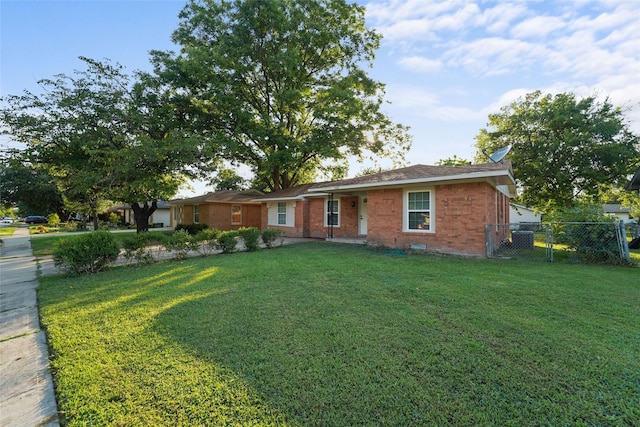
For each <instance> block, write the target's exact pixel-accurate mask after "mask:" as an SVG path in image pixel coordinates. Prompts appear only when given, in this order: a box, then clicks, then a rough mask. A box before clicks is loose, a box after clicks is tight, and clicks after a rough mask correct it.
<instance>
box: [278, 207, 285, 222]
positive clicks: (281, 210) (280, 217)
mask: <svg viewBox="0 0 640 427" xmlns="http://www.w3.org/2000/svg"><path fill="white" fill-rule="evenodd" d="M278 225H287V203H286V202H278Z"/></svg>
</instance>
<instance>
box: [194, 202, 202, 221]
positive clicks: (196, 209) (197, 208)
mask: <svg viewBox="0 0 640 427" xmlns="http://www.w3.org/2000/svg"><path fill="white" fill-rule="evenodd" d="M199 222H200V206H199V205H194V206H193V223H194V224H198V223H199Z"/></svg>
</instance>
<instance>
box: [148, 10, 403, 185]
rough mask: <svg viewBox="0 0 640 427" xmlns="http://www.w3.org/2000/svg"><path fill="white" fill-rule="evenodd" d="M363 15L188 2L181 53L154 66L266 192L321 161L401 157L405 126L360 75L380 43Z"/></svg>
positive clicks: (179, 37) (199, 126)
mask: <svg viewBox="0 0 640 427" xmlns="http://www.w3.org/2000/svg"><path fill="white" fill-rule="evenodd" d="M364 12H365V9H364V7H363V6H359V5H356V4H349V3H347V2H346V1H345V0H272V1H262V0H243V1H240V0H235V1H224V0H219V1H215V0H202V1H197V0H192V1H190V2H189V3H188V4H187V6H186V7H185V8H184V9H183V10H182V12H181V13H180V24H179V27H178V29H177V30H176V31H175V32H174V34H173V41H174V42H175V43H176V44H178V45H180V46H181V50H180V52H179V53H178V54H174V53H173V52H158V51H155V52H152V62H153V63H154V64H155V67H156V73H157V74H158V75H160V76H161V77H162V78H164V79H165V81H166V82H167V83H168V84H169V85H171V86H173V87H174V88H175V90H176V91H177V92H178V93H181V94H183V95H184V97H185V98H184V99H188V100H189V101H188V108H189V111H190V112H191V113H192V114H193V115H194V117H193V119H192V124H193V126H194V130H195V132H197V133H198V134H199V135H200V136H202V137H206V139H207V141H208V144H209V145H210V147H212V148H211V149H212V151H214V152H216V153H218V154H219V155H220V156H221V157H222V158H224V159H226V160H229V161H231V162H235V163H242V164H246V165H248V166H250V167H251V169H252V171H253V173H254V174H255V175H256V177H257V178H258V179H259V180H261V181H262V182H263V183H264V184H265V185H266V186H267V187H268V188H269V189H271V190H278V189H280V188H286V187H290V186H294V185H296V184H298V183H301V182H302V181H303V180H305V179H308V178H309V177H310V176H313V173H314V172H315V171H316V170H318V169H319V168H321V166H322V163H323V161H326V160H330V161H335V162H337V163H340V162H344V160H345V159H346V158H348V157H350V156H356V157H358V158H364V157H365V156H373V157H391V158H393V159H395V160H397V161H402V159H403V154H404V153H405V152H406V151H407V150H408V149H409V147H410V144H411V141H410V137H409V135H408V134H407V128H405V127H404V126H401V125H398V124H394V123H392V122H391V120H390V119H389V118H388V117H387V116H386V115H385V114H384V113H383V112H382V109H381V107H382V105H383V103H384V99H383V98H384V86H383V84H381V83H380V82H377V81H375V80H373V79H371V78H370V77H369V76H368V75H367V73H366V71H365V70H364V69H363V66H366V65H369V66H370V65H371V63H372V61H373V59H374V52H375V50H376V49H377V48H378V46H379V41H380V36H379V35H378V34H377V33H376V32H375V31H373V30H371V29H367V28H366V27H365V22H364ZM305 177H306V178H305Z"/></svg>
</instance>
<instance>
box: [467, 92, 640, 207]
mask: <svg viewBox="0 0 640 427" xmlns="http://www.w3.org/2000/svg"><path fill="white" fill-rule="evenodd" d="M476 141H477V143H476V147H477V149H478V151H477V153H476V161H484V162H486V161H487V159H486V156H485V155H484V154H483V152H482V151H483V150H486V151H487V152H489V153H490V152H492V151H494V150H497V149H498V148H500V147H504V146H506V145H509V144H511V145H512V146H513V149H512V150H511V152H510V153H509V159H511V161H512V162H513V171H514V175H515V178H516V180H517V182H518V184H519V187H520V192H521V194H520V195H519V200H520V201H521V202H522V203H523V204H526V205H529V206H533V207H537V208H540V209H554V208H562V207H570V206H571V205H572V204H573V203H574V202H575V201H577V200H579V199H585V198H586V199H590V198H597V196H598V193H599V191H600V190H601V189H602V188H604V187H605V186H611V185H613V186H619V187H622V186H624V184H625V183H626V180H627V179H628V176H629V174H630V173H632V171H633V168H634V165H635V164H637V160H638V157H639V146H638V142H639V138H638V135H636V134H634V133H633V132H632V131H631V130H630V128H629V124H628V122H627V121H626V120H625V116H624V112H623V110H622V109H621V108H619V107H616V106H614V105H612V104H611V102H609V100H608V99H606V100H604V101H598V100H597V99H596V98H595V97H586V98H581V99H579V98H577V97H576V95H575V94H573V93H560V94H556V95H550V94H544V93H542V92H540V91H536V92H532V93H529V94H528V95H526V96H525V97H524V99H520V100H518V101H516V102H514V103H512V104H511V105H509V106H506V107H504V108H502V109H501V111H500V113H497V114H491V115H489V122H488V127H487V128H485V129H481V130H480V133H479V134H478V135H477V137H476Z"/></svg>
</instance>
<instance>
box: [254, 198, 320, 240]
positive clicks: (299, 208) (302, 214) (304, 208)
mask: <svg viewBox="0 0 640 427" xmlns="http://www.w3.org/2000/svg"><path fill="white" fill-rule="evenodd" d="M269 203H270V204H271V205H272V206H273V208H274V209H275V207H276V206H277V205H278V202H269ZM308 206H309V202H308V201H306V200H298V201H296V206H295V212H294V225H293V227H288V226H284V225H274V224H271V225H270V224H269V209H268V203H262V205H261V209H262V213H261V221H260V226H261V228H260V229H261V230H264V229H265V228H275V229H277V230H282V235H283V236H284V237H309V235H308V227H309V222H308V221H306V220H305V218H307V216H308V209H309V208H308Z"/></svg>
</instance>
